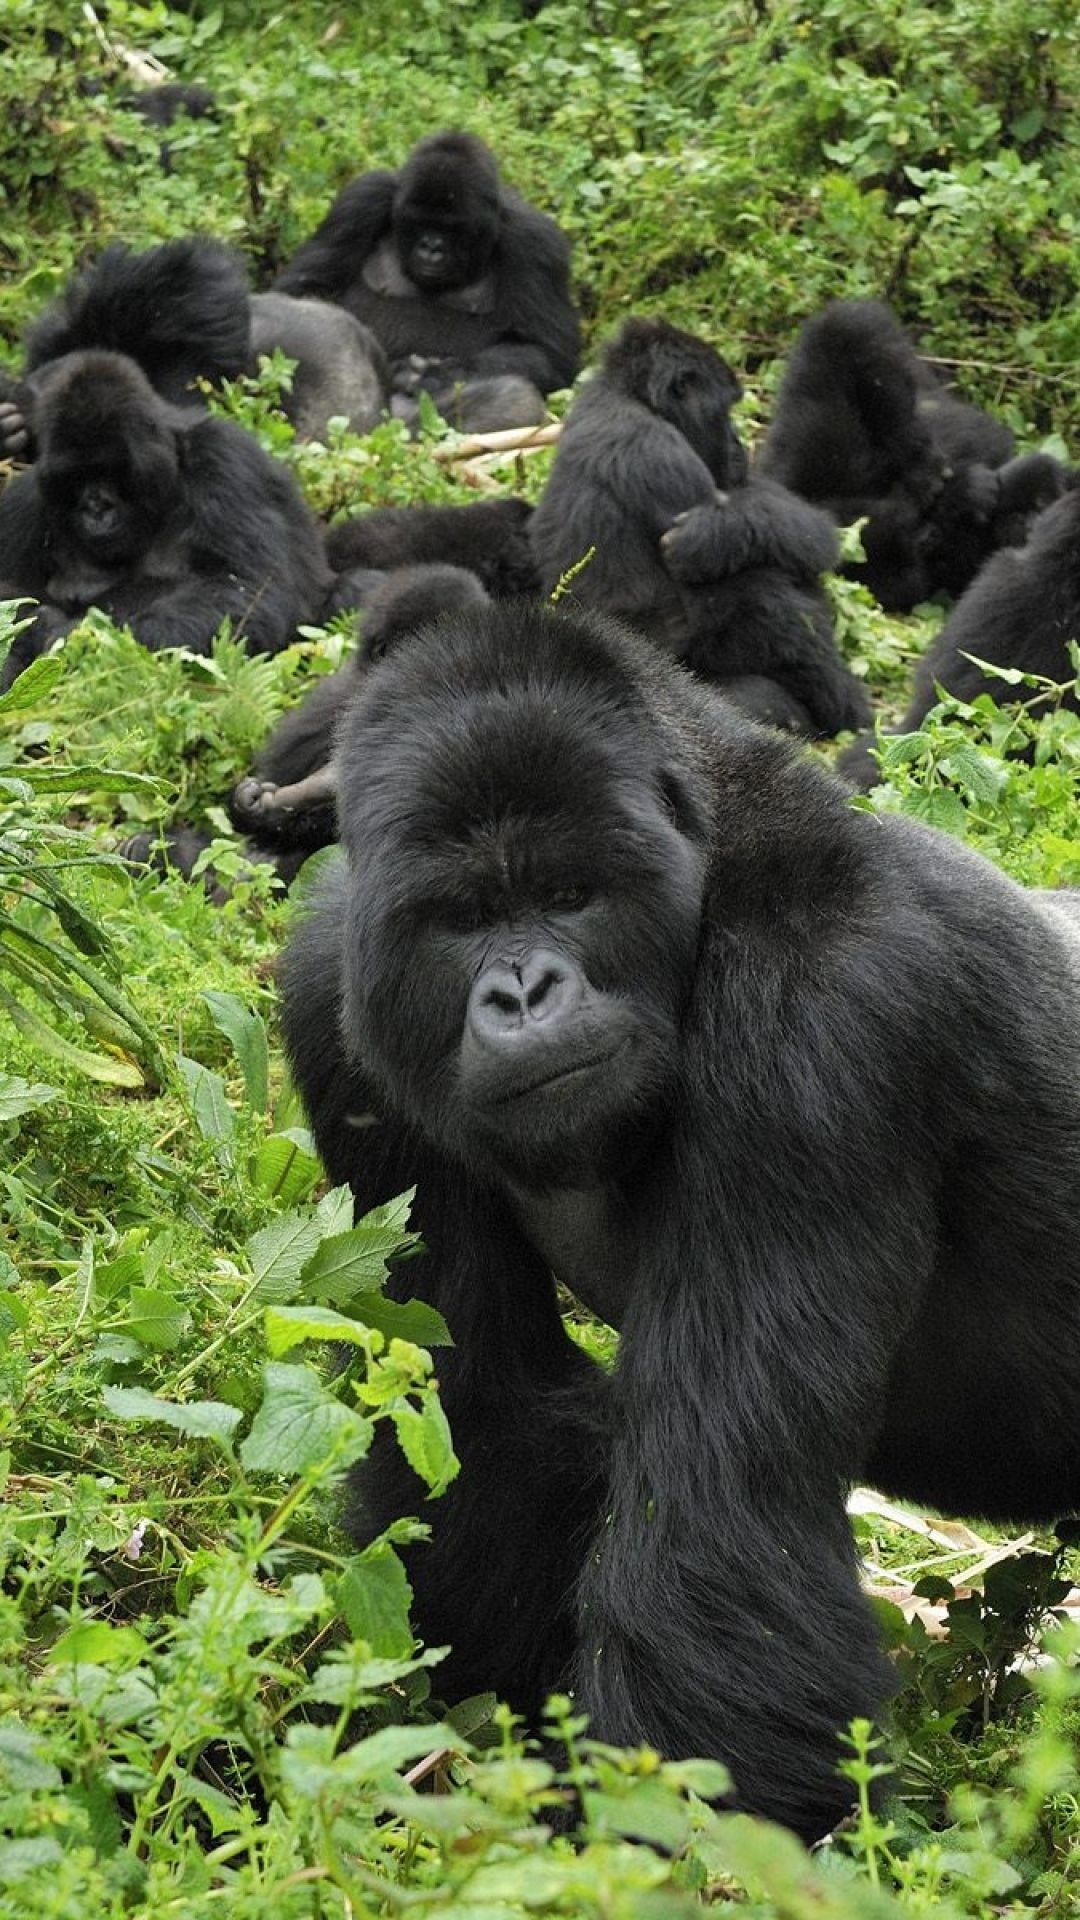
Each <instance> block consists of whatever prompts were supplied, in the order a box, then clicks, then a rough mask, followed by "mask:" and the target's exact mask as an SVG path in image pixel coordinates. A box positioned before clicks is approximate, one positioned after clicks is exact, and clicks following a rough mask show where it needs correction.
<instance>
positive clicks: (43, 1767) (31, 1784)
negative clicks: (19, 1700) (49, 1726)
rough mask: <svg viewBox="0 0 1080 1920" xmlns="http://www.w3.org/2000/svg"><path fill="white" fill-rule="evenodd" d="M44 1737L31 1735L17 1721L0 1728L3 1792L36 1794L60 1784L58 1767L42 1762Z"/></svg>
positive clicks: (49, 1762)
mask: <svg viewBox="0 0 1080 1920" xmlns="http://www.w3.org/2000/svg"><path fill="white" fill-rule="evenodd" d="M45 1755H46V1747H45V1739H44V1736H43V1735H42V1734H40V1733H32V1732H31V1730H30V1728H29V1727H24V1726H23V1725H22V1723H21V1721H19V1720H5V1721H4V1722H3V1724H2V1725H0V1789H2V1790H3V1791H4V1792H5V1793H36V1792H38V1791H40V1790H41V1789H43V1788H44V1789H53V1788H56V1787H59V1786H61V1785H62V1783H63V1775H62V1774H61V1772H60V1769H59V1767H56V1766H54V1765H53V1763H52V1761H51V1760H48V1759H46V1757H45Z"/></svg>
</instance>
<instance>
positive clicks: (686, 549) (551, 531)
mask: <svg viewBox="0 0 1080 1920" xmlns="http://www.w3.org/2000/svg"><path fill="white" fill-rule="evenodd" d="M739 391H740V389H739V384H738V382H737V380H736V379H735V376H734V374H733V373H732V371H731V369H730V367H729V366H728V365H727V363H726V362H725V361H724V360H722V359H721V358H720V355H719V354H718V353H716V352H714V350H713V348H712V347H710V346H708V345H707V344H706V342H705V341H704V340H698V339H696V338H695V337H694V335H693V334H689V333H683V332H682V331H681V330H680V329H679V328H677V327H672V326H669V325H668V323H667V322H666V321H664V320H629V321H627V322H626V324H625V325H624V326H623V328H622V330H621V332H620V333H619V335H618V337H617V338H616V339H615V341H614V342H613V343H612V344H611V345H610V346H609V347H608V349H607V351H606V353H605V354H604V358H603V362H602V364H601V368H600V372H599V373H598V374H596V375H595V376H594V378H593V379H592V380H590V381H589V382H588V384H587V385H586V386H585V387H584V388H583V390H582V392H581V393H580V394H579V395H578V397H577V398H576V400H575V401H574V404H573V406H572V408H571V409H570V414H569V416H568V418H567V421H566V425H565V428H564V430H563V435H562V438H561V440H560V442H559V449H558V452H557V454H556V456H555V463H554V466H553V468H552V472H551V477H550V479H549V480H548V484H547V486H546V488H545V490H544V493H543V496H542V498H541V500H540V504H539V506H538V507H537V509H536V511H535V513H534V515H533V518H532V523H531V527H530V535H531V539H532V544H533V551H534V553H535V555H536V560H537V565H538V567H539V570H540V582H541V586H542V588H543V590H544V591H545V592H546V593H550V592H551V591H552V590H553V589H554V588H555V586H556V585H557V584H558V582H559V579H560V578H561V576H562V575H563V574H565V573H567V572H568V571H569V570H570V569H572V568H573V567H574V566H575V565H576V564H577V562H579V561H580V560H581V559H582V557H583V556H584V555H585V553H586V552H587V551H588V549H589V548H590V547H594V548H595V549H596V551H595V553H594V555H593V557H592V558H591V559H590V560H589V561H588V562H587V564H586V565H585V567H584V568H583V570H582V571H581V572H579V573H577V574H576V575H575V577H574V580H573V586H572V592H573V595H574V598H575V599H576V600H577V601H578V602H579V603H580V604H581V605H583V606H592V607H597V608H600V609H602V610H603V611H605V612H608V613H615V614H620V615H622V616H624V617H625V618H626V619H627V620H630V621H632V622H633V624H634V625H635V626H636V627H638V628H639V629H640V630H641V631H642V632H644V633H647V634H649V635H650V636H652V637H653V638H655V639H656V640H658V641H660V643H661V644H662V645H663V646H665V647H667V648H669V649H670V650H671V651H672V652H674V653H675V654H677V655H678V656H679V657H680V658H682V659H684V660H685V661H686V662H687V664H688V665H689V666H691V667H693V668H695V669H696V670H697V671H698V672H700V673H702V674H705V675H706V676H708V677H709V678H712V679H717V680H722V681H723V682H724V688H725V691H726V692H727V693H728V695H729V696H730V697H731V698H732V699H734V700H736V701H737V702H739V703H740V704H742V705H744V706H746V707H747V708H748V709H749V710H750V711H751V712H752V713H753V714H754V715H755V716H756V717H758V718H761V719H767V720H770V721H772V722H773V724H775V725H778V726H781V727H788V728H790V729H791V730H793V731H794V732H797V733H805V734H810V735H813V734H832V733H839V732H840V731H841V729H842V728H844V727H856V726H862V725H864V724H865V722H866V720H867V718H868V717H869V711H870V710H869V705H868V703H867V699H866V695H865V693H864V692H863V689H862V687H861V686H860V685H859V682H858V681H857V680H856V679H855V678H854V677H853V675H852V674H850V673H849V672H848V670H847V668H846V667H845V665H844V663H843V661H842V660H841V658H840V656H839V654H838V652H837V650H836V645H835V642H834V639H833V623H832V615H831V613H830V611H829V605H828V601H827V600H826V598H825V595H824V593H823V591H822V588H821V580H820V576H821V574H822V573H824V572H826V571H827V570H828V569H829V568H830V567H833V566H835V565H836V562H837V559H838V553H839V549H838V547H837V541H836V533H835V529H834V528H833V526H832V525H831V523H830V521H829V519H828V516H827V515H825V514H823V513H819V512H818V511H817V509H816V508H812V507H808V506H807V505H806V504H805V503H804V502H803V501H801V500H798V499H796V498H795V496H794V495H793V494H789V493H785V491H784V489H783V488H782V487H779V486H776V485H775V484H773V483H771V482H765V481H755V482H751V483H749V484H748V483H747V461H746V454H745V451H744V449H743V447H742V445H741V443H740V441H739V439H738V436H737V434H736V432H735V429H734V427H733V426H732V424H731V419H730V411H731V407H732V404H733V402H734V401H735V400H737V399H738V397H739Z"/></svg>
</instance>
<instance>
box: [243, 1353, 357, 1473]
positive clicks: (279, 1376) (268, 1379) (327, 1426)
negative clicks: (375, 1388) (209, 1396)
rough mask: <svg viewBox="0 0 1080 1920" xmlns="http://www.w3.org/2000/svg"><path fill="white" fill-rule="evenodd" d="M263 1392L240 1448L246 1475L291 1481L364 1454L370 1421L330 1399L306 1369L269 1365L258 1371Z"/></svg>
mask: <svg viewBox="0 0 1080 1920" xmlns="http://www.w3.org/2000/svg"><path fill="white" fill-rule="evenodd" d="M263 1389H264V1390H263V1403H262V1406H261V1407H260V1408H259V1411H258V1413H257V1414H256V1415H255V1419H254V1420H253V1422H252V1426H251V1432H250V1433H249V1434H248V1437H247V1439H246V1440H245V1441H244V1443H243V1445H242V1446H241V1449H240V1458H241V1460H242V1461H243V1464H244V1466H245V1467H246V1468H247V1469H248V1471H249V1472H251V1473H278V1474H282V1475H284V1476H286V1477H288V1478H294V1477H295V1476H296V1475H297V1474H298V1473H307V1472H308V1471H309V1470H310V1469H312V1468H314V1467H319V1466H322V1465H323V1464H324V1463H328V1462H331V1461H332V1462H333V1464H334V1467H335V1468H342V1467H348V1466H351V1465H352V1464H353V1462H354V1461H355V1460H362V1459H363V1457H364V1455H365V1454H366V1453H367V1451H368V1448H369V1447H370V1445H371V1434H372V1427H371V1422H370V1420H364V1419H362V1418H361V1417H360V1415H359V1414H358V1413H354V1412H353V1410H352V1408H351V1407H345V1406H343V1405H342V1403H341V1401H340V1400H335V1399H334V1397H333V1395H332V1394H331V1393H328V1392H327V1390H326V1388H325V1387H324V1386H323V1383H322V1381H321V1380H320V1379H319V1376H318V1374H317V1373H314V1372H313V1371H312V1369H311V1368H310V1367H298V1366H287V1365H284V1364H282V1363H281V1362H280V1361H273V1360H272V1361H271V1362H270V1363H269V1365H267V1366H266V1367H264V1369H263Z"/></svg>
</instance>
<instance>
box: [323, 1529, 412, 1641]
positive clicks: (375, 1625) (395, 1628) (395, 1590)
mask: <svg viewBox="0 0 1080 1920" xmlns="http://www.w3.org/2000/svg"><path fill="white" fill-rule="evenodd" d="M337 1602H338V1606H339V1607H340V1608H341V1611H342V1613H343V1614H344V1616H345V1620H346V1623H347V1625H348V1628H349V1631H350V1633H351V1634H352V1636H353V1639H354V1640H363V1641H365V1642H366V1644H367V1645H368V1647H369V1648H370V1649H371V1652H372V1653H373V1654H376V1655H379V1656H382V1657H384V1658H386V1659H389V1660H405V1659H408V1658H409V1656H410V1654H411V1653H412V1650H413V1641H414V1638H415V1636H414V1634H413V1630H412V1627H411V1626H410V1624H409V1608H410V1606H411V1604H412V1588H411V1587H410V1585H409V1581H408V1578H407V1576H406V1573H405V1569H404V1567H403V1566H402V1564H401V1561H400V1560H399V1559H398V1556H397V1554H396V1553H395V1552H394V1549H393V1547H392V1546H390V1545H389V1543H388V1542H387V1541H385V1540H376V1541H374V1542H373V1543H372V1545H371V1546H370V1547H366V1548H365V1549H364V1551H363V1553H355V1554H353V1556H352V1558H351V1559H350V1560H347V1561H346V1563H345V1570H344V1572H343V1573H342V1575H341V1578H340V1580H339V1581H338V1585H337Z"/></svg>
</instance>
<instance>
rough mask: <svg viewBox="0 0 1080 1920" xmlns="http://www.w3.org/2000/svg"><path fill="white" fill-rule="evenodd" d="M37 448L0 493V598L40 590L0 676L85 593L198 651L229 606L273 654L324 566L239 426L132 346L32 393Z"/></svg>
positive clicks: (79, 359) (304, 615)
mask: <svg viewBox="0 0 1080 1920" xmlns="http://www.w3.org/2000/svg"><path fill="white" fill-rule="evenodd" d="M37 424H38V432H39V439H40V452H39V455H38V459H37V461H36V462H35V464H34V465H33V466H32V467H29V468H27V470H26V471H25V472H24V473H21V474H18V475H17V476H16V478H15V479H14V480H13V481H12V482H11V484H10V486H8V488H7V489H6V491H5V492H4V494H3V496H2V497H0V598H12V597H14V596H16V595H22V594H26V595H29V596H30V597H32V598H33V599H35V600H39V601H40V602H41V606H40V607H39V609H38V612H37V614H36V615H35V617H34V619H33V622H32V623H31V625H30V626H29V627H28V628H27V629H26V630H25V631H24V632H23V633H21V634H20V635H19V637H18V639H17V640H16V643H15V646H14V648H13V649H12V652H11V654H10V656H9V658H8V663H7V669H6V677H7V678H8V679H11V678H13V677H14V675H15V674H16V673H19V672H21V670H22V668H23V667H25V666H26V665H27V663H28V662H29V661H30V660H31V659H33V658H34V656H35V655H36V654H38V653H40V652H41V651H42V649H43V648H44V647H46V646H47V645H48V644H49V642H50V641H51V640H54V639H56V638H57V637H58V636H59V635H60V634H62V633H67V632H68V631H69V629H70V628H71V627H73V626H74V625H75V624H76V623H77V622H78V620H79V619H81V617H82V615H83V614H84V613H85V612H86V610H87V608H88V607H100V608H102V610H103V611H104V612H105V613H108V614H110V615H111V616H112V618H113V619H114V620H117V621H120V622H121V623H122V624H125V625H128V626H130V627H131V629H132V632H133V633H134V634H135V636H136V638H137V639H139V640H141V641H142V643H143V645H144V646H147V647H151V648H155V649H156V648H158V647H189V648H190V649H192V651H194V652H196V653H205V652H207V651H208V650H209V646H210V642H211V640H212V639H213V637H214V635H215V633H216V632H217V630H218V628H219V627H220V625H221V623H222V621H223V620H224V619H225V618H226V617H228V618H229V619H230V620H231V621H232V623H233V626H234V629H235V630H236V632H237V633H238V634H239V635H240V636H242V637H243V639H244V640H245V641H246V642H247V645H248V646H249V648H250V649H251V651H252V652H253V653H274V652H276V651H277V650H278V648H279V647H284V646H286V645H287V644H288V642H289V641H290V640H291V639H292V638H293V635H294V633H295V630H296V627H297V624H298V623H299V622H301V621H305V620H312V619H314V618H315V617H316V615H317V613H318V610H319V607H320V605H321V602H322V599H323V597H324V595H325V593H326V589H327V585H328V581H329V575H328V570H327V567H326V561H325V557H324V554H323V549H322V542H321V540H320V537H319V531H318V528H317V526H316V523H315V520H314V518H313V516H312V514H311V513H310V512H309V510H308V508H307V507H306V506H305V504H304V501H303V499H302V498H301V495H300V493H299V492H298V490H297V487H296V485H295V482H294V481H293V480H292V478H291V476H290V475H289V474H288V473H287V472H286V471H285V469H284V468H283V467H280V466H278V465H277V464H276V463H275V462H274V461H273V460H271V459H270V458H269V457H268V456H267V455H266V454H265V453H263V452H262V450H261V448H260V447H259V446H258V445H257V444H256V442H255V441H254V440H252V439H251V438H250V437H249V436H248V435H247V434H246V433H244V432H242V431H241V429H240V428H239V427H234V426H231V425H229V424H228V423H227V422H226V421H224V420H215V419H211V418H210V417H209V415H205V414H199V413H194V412H189V411H186V410H183V409H181V408H179V407H173V406H170V405H169V404H168V402H167V401H164V400H162V399H160V398H159V397H158V395H157V394H156V393H155V392H154V390H153V388H152V387H151V386H150V384H149V382H148V381H147V379H146V377H145V376H144V375H143V374H142V373H141V372H140V370H139V368H138V367H137V366H136V365H135V363H134V362H133V361H131V360H126V359H124V358H123V357H122V356H121V355H120V354H114V353H75V354H70V355H68V356H66V357H65V359H63V360H62V361H61V362H59V363H58V365H57V368H56V370H55V372H54V374H53V376H52V378H51V379H49V380H48V381H47V383H46V384H45V386H44V389H43V392H42V394H41V397H40V400H39V405H38V414H37Z"/></svg>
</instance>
